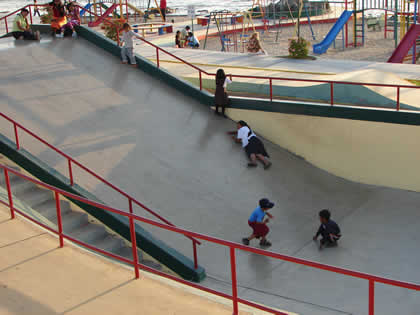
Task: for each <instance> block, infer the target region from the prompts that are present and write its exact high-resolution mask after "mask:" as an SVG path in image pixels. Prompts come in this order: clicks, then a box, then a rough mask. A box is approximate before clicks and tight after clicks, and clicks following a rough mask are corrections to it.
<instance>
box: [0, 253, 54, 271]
mask: <svg viewBox="0 0 420 315" xmlns="http://www.w3.org/2000/svg"><path fill="white" fill-rule="evenodd" d="M57 249H58V248H53V249H50V250H47V251H46V252H43V253H41V254H39V255H36V256H33V257H31V258H28V259H25V260H22V261H20V262H18V263H16V264H14V265H11V266H9V267H6V268H4V269H1V270H0V273H1V272H4V271H7V270H10V269H13V268H15V267H17V266H20V265H23V264H26V263H27V262H30V261H32V260H35V259H38V258H40V257H42V256H46V255H48V254H50V253H52V252H53V251H55V250H57Z"/></svg>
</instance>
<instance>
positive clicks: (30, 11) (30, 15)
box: [29, 6, 34, 24]
mask: <svg viewBox="0 0 420 315" xmlns="http://www.w3.org/2000/svg"><path fill="white" fill-rule="evenodd" d="M29 18H30V19H31V24H34V22H33V20H32V7H31V6H29Z"/></svg>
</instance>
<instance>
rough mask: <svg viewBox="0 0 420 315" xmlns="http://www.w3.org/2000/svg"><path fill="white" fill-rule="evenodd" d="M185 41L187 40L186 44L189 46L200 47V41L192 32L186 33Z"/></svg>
mask: <svg viewBox="0 0 420 315" xmlns="http://www.w3.org/2000/svg"><path fill="white" fill-rule="evenodd" d="M187 41H188V46H190V47H191V48H200V41H199V40H198V38H197V37H195V35H194V33H192V32H189V33H188V37H187Z"/></svg>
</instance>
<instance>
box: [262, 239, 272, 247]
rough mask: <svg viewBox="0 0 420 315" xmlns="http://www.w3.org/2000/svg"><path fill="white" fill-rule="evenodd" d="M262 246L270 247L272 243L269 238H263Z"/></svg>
mask: <svg viewBox="0 0 420 315" xmlns="http://www.w3.org/2000/svg"><path fill="white" fill-rule="evenodd" d="M260 246H264V247H270V246H271V243H270V242H269V241H267V240H261V241H260Z"/></svg>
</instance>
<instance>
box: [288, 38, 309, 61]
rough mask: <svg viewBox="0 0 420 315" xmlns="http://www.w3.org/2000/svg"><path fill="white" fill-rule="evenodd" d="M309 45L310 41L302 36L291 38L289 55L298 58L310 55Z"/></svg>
mask: <svg viewBox="0 0 420 315" xmlns="http://www.w3.org/2000/svg"><path fill="white" fill-rule="evenodd" d="M309 45H310V43H309V42H308V41H306V40H305V39H303V38H302V37H300V38H297V39H292V40H290V42H289V57H291V58H296V59H300V58H306V57H308V53H309V48H308V47H309Z"/></svg>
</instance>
